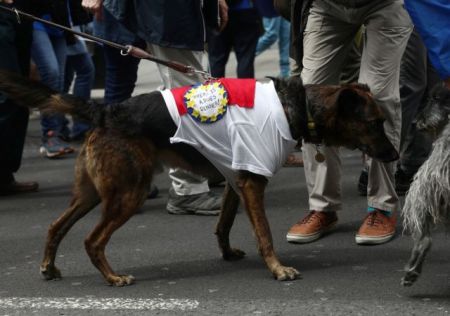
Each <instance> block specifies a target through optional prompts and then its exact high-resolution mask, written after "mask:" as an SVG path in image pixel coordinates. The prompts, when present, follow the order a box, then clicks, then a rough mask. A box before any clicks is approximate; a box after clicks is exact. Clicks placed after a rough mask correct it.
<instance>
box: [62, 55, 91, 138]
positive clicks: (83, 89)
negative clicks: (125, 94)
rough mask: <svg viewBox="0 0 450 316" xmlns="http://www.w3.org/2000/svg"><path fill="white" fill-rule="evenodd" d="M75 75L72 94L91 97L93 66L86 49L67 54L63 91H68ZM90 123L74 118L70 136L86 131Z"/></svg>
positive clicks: (83, 97)
mask: <svg viewBox="0 0 450 316" xmlns="http://www.w3.org/2000/svg"><path fill="white" fill-rule="evenodd" d="M74 76H75V82H74V86H73V94H74V95H75V96H77V97H80V98H82V99H84V100H89V99H90V98H91V90H92V86H93V84H94V77H95V67H94V63H93V62H92V58H91V55H89V53H88V52H87V51H86V52H84V53H82V54H76V55H68V56H67V62H66V75H65V79H64V91H66V92H67V91H69V88H70V85H71V84H72V80H73V78H74ZM89 129H90V125H89V124H87V123H85V122H83V121H79V120H76V119H74V122H73V127H72V135H71V137H74V138H76V137H78V136H81V135H83V134H84V133H86V131H88V130H89Z"/></svg>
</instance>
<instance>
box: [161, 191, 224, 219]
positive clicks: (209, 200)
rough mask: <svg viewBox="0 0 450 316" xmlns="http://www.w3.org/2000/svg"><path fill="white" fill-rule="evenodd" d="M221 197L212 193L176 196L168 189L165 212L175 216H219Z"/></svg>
mask: <svg viewBox="0 0 450 316" xmlns="http://www.w3.org/2000/svg"><path fill="white" fill-rule="evenodd" d="M221 205H222V197H221V196H219V195H218V194H216V193H214V192H211V191H209V192H205V193H200V194H194V195H177V194H176V193H175V191H174V190H173V188H170V189H169V200H168V202H167V211H168V212H169V213H170V214H175V215H189V214H190V215H219V213H220V208H221Z"/></svg>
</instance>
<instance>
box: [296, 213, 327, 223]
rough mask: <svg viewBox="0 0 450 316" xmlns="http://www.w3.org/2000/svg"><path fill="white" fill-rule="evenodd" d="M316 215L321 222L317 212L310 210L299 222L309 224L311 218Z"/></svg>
mask: <svg viewBox="0 0 450 316" xmlns="http://www.w3.org/2000/svg"><path fill="white" fill-rule="evenodd" d="M316 217H317V218H318V219H319V221H320V222H322V221H321V220H320V217H319V216H318V215H317V212H315V211H311V212H309V214H308V215H307V216H306V217H305V218H304V219H302V220H301V221H300V224H309V223H311V222H312V220H313V219H314V218H316Z"/></svg>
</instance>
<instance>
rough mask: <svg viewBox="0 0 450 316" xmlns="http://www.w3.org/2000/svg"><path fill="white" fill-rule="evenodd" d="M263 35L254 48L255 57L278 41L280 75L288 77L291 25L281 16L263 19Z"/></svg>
mask: <svg viewBox="0 0 450 316" xmlns="http://www.w3.org/2000/svg"><path fill="white" fill-rule="evenodd" d="M263 25H264V31H265V32H264V34H263V35H262V36H261V37H260V38H259V40H258V45H257V46H256V56H258V55H259V54H261V53H262V52H264V51H265V50H266V49H268V48H269V47H270V46H272V44H274V43H275V42H276V41H278V52H279V57H280V75H281V77H287V76H289V34H290V31H291V24H290V23H289V21H287V20H285V19H284V18H282V17H281V16H277V17H273V18H263Z"/></svg>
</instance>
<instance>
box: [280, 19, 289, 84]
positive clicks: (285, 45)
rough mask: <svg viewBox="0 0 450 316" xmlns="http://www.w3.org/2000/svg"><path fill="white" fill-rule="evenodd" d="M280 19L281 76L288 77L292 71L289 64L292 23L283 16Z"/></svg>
mask: <svg viewBox="0 0 450 316" xmlns="http://www.w3.org/2000/svg"><path fill="white" fill-rule="evenodd" d="M279 19H280V26H279V29H278V50H279V55H280V75H281V77H288V76H289V73H290V65H289V47H290V46H289V41H290V31H291V23H289V21H287V20H285V19H284V18H282V17H279Z"/></svg>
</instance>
